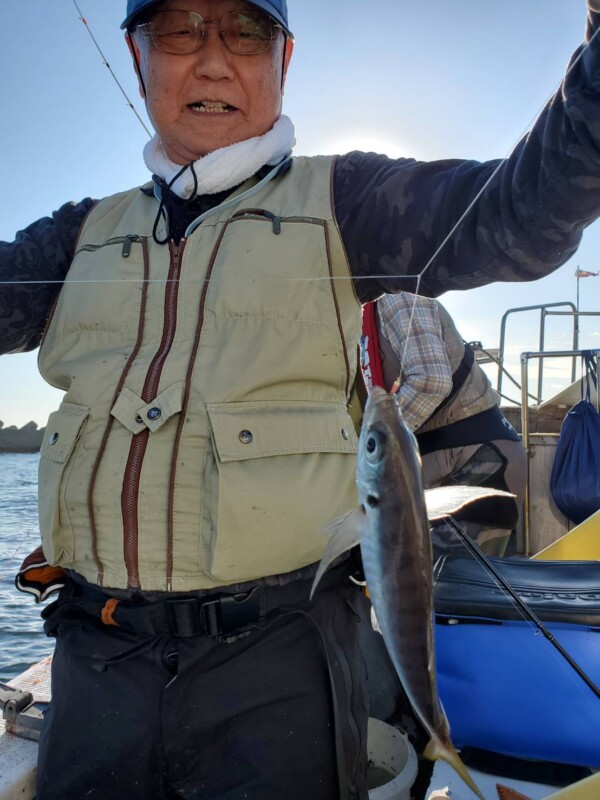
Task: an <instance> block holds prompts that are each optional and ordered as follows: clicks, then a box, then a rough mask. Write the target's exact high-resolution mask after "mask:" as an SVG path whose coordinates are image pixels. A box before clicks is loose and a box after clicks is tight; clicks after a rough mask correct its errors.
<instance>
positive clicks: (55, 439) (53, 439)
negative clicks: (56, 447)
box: [48, 433, 58, 444]
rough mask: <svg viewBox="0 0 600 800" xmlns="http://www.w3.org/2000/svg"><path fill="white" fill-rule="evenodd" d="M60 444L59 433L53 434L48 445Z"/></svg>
mask: <svg viewBox="0 0 600 800" xmlns="http://www.w3.org/2000/svg"><path fill="white" fill-rule="evenodd" d="M57 442H58V433H53V434H52V436H51V437H50V438H49V439H48V444H56V443H57Z"/></svg>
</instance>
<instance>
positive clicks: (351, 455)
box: [205, 402, 357, 582]
mask: <svg viewBox="0 0 600 800" xmlns="http://www.w3.org/2000/svg"><path fill="white" fill-rule="evenodd" d="M207 411H208V415H209V418H210V423H211V429H212V441H213V448H214V469H215V470H216V472H217V478H216V480H215V479H214V476H213V480H210V481H207V483H206V485H207V486H212V487H214V491H213V492H212V493H210V492H209V496H208V497H206V498H205V518H206V516H208V517H209V518H210V520H211V522H212V526H211V527H212V539H211V541H210V542H209V543H208V545H209V550H210V554H209V561H210V563H209V566H208V568H209V572H210V574H211V575H212V577H213V578H214V579H215V580H218V581H226V582H236V581H243V580H249V579H252V578H256V577H264V576H268V575H277V574H282V573H285V572H290V571H292V570H294V569H298V568H299V567H302V566H305V565H307V564H310V563H313V562H315V561H318V560H319V558H320V557H321V555H322V552H323V549H324V546H325V543H326V540H327V536H326V534H324V533H323V528H324V527H325V525H326V524H327V523H328V522H329V521H330V520H332V519H333V518H334V517H336V516H338V515H339V514H341V513H342V512H344V511H346V510H348V509H350V508H352V507H353V506H355V505H356V503H357V500H356V489H355V478H354V475H355V469H356V449H357V437H356V433H355V431H354V427H353V425H352V421H351V419H350V417H349V416H348V414H347V413H346V410H345V408H343V407H340V406H337V405H333V404H320V403H297V402H288V403H278V402H262V403H233V404H231V403H224V404H213V405H208V407H207ZM207 511H208V514H207ZM205 545H206V542H205Z"/></svg>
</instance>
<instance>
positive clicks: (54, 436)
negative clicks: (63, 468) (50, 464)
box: [40, 403, 90, 463]
mask: <svg viewBox="0 0 600 800" xmlns="http://www.w3.org/2000/svg"><path fill="white" fill-rule="evenodd" d="M89 413H90V409H89V408H88V407H86V406H79V405H75V403H61V405H60V408H59V409H58V411H54V412H53V413H52V414H50V416H49V418H48V424H47V425H46V432H45V434H44V440H43V442H42V446H41V448H40V454H41V455H42V456H44V458H49V459H50V460H51V461H57V462H58V463H63V462H65V461H66V460H67V459H68V457H69V454H70V453H71V450H72V449H73V445H74V444H75V442H76V440H77V436H78V434H79V431H80V429H81V426H82V425H83V423H84V422H85V420H86V419H87V416H88V414H89Z"/></svg>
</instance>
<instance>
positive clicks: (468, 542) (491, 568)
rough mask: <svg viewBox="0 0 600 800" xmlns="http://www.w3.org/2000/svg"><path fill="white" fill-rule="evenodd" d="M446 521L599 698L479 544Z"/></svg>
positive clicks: (598, 691)
mask: <svg viewBox="0 0 600 800" xmlns="http://www.w3.org/2000/svg"><path fill="white" fill-rule="evenodd" d="M446 522H447V523H448V525H449V527H450V528H452V530H453V531H454V532H455V533H456V534H457V536H458V537H459V539H460V541H461V542H462V544H463V545H464V546H465V547H466V548H467V550H468V551H469V553H471V555H472V556H473V557H474V558H475V559H476V561H478V562H479V564H481V566H482V567H483V568H484V569H485V570H486V571H487V572H489V573H490V575H491V576H492V577H493V578H494V580H495V581H496V582H497V583H498V584H499V585H500V586H501V587H502V588H503V589H504V591H505V592H507V593H508V594H509V595H510V597H511V598H512V600H513V601H514V602H515V604H516V605H517V607H518V608H519V609H520V611H521V612H522V613H523V615H524V616H525V617H526V618H527V619H529V620H530V621H531V622H533V624H534V625H535V626H536V628H537V629H538V631H539V632H540V633H541V634H542V635H543V636H544V638H545V639H547V640H548V641H549V642H550V644H551V645H552V646H553V647H554V648H555V649H556V650H557V651H558V652H559V653H560V655H561V656H562V657H563V658H564V659H565V661H567V663H568V664H569V666H570V667H572V668H573V669H574V670H575V672H576V673H577V674H578V675H579V677H580V678H581V679H582V680H583V681H584V683H585V684H586V685H587V686H588V687H589V688H590V689H591V690H592V692H593V693H594V694H595V695H596V697H597V698H598V699H600V688H598V686H596V684H595V683H594V681H593V680H592V679H591V678H590V676H589V675H588V674H587V672H585V670H583V669H582V667H580V666H579V664H578V663H577V662H576V661H575V660H574V659H573V658H572V656H570V655H569V653H568V652H567V651H566V650H565V649H564V647H563V646H562V645H561V644H560V642H558V641H557V640H556V638H555V637H554V634H553V633H552V631H550V630H549V629H548V628H547V627H546V626H545V625H544V623H543V622H542V621H541V619H540V618H539V617H538V616H537V614H536V613H535V612H534V611H532V610H531V608H530V607H529V606H528V605H527V603H526V602H525V601H524V600H523V599H522V598H521V597H519V595H518V594H517V592H516V591H515V590H514V589H513V587H512V586H511V585H510V583H509V582H508V581H507V580H506V578H505V577H504V576H503V575H502V574H501V573H500V572H499V571H498V570H497V569H496V567H495V566H494V565H493V564H492V562H491V561H490V560H489V558H488V557H487V556H486V555H485V553H484V552H483V551H482V550H481V548H480V547H479V545H478V544H477V543H476V542H474V541H473V540H472V539H471V537H470V536H469V535H468V534H467V533H465V531H463V529H462V528H461V527H460V525H459V524H458V522H457V521H456V520H455V519H454V518H453V517H451V516H449V517H446Z"/></svg>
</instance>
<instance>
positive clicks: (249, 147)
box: [144, 115, 296, 199]
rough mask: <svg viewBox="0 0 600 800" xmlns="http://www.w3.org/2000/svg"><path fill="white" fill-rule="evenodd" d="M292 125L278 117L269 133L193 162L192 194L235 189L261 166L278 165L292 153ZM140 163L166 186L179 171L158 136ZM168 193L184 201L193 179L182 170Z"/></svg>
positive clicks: (214, 192) (189, 171) (149, 143)
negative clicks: (144, 163) (195, 178)
mask: <svg viewBox="0 0 600 800" xmlns="http://www.w3.org/2000/svg"><path fill="white" fill-rule="evenodd" d="M294 134H295V132H294V125H293V123H292V121H291V119H290V118H289V117H286V116H283V115H282V116H281V117H279V119H278V120H277V121H276V122H275V124H274V125H273V127H272V128H271V130H270V131H267V132H266V133H265V134H263V135H262V136H256V137H254V138H253V139H246V140H245V141H243V142H237V143H236V144H231V145H229V146H228V147H221V148H219V149H218V150H214V151H213V152H212V153H208V154H207V155H205V156H203V157H202V158H199V159H198V160H197V161H194V162H193V164H194V171H195V173H196V177H197V179H198V186H197V188H196V192H195V194H196V195H203V194H216V193H217V192H223V191H225V190H226V189H232V188H233V187H234V186H239V184H240V183H243V182H244V181H245V180H248V178H250V177H252V175H254V174H255V173H256V172H257V171H258V170H259V169H260V168H261V167H264V166H265V164H273V165H275V164H279V162H280V161H282V160H283V159H284V158H285V157H286V156H289V155H290V154H291V152H292V148H293V147H294V145H295V144H296V137H295V135H294ZM144 161H145V162H146V166H147V167H148V169H149V170H150V171H151V172H152V174H153V175H158V176H159V177H160V178H162V179H163V180H164V181H166V183H167V184H170V183H171V181H172V180H173V178H174V177H175V175H177V173H178V172H180V171H181V170H182V165H181V164H175V163H174V162H173V161H171V159H170V158H169V157H168V156H167V153H166V151H165V148H164V146H163V143H162V142H161V140H160V138H159V137H158V134H154V136H153V137H152V139H150V141H149V142H148V143H147V144H146V146H145V147H144ZM171 191H173V192H175V194H177V195H179V197H182V198H184V199H187V198H188V197H191V196H192V194H194V176H193V174H192V170H191V169H185V170H184V172H183V174H182V175H180V176H179V178H177V180H176V181H175V183H174V184H173V185H172V186H171Z"/></svg>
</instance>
